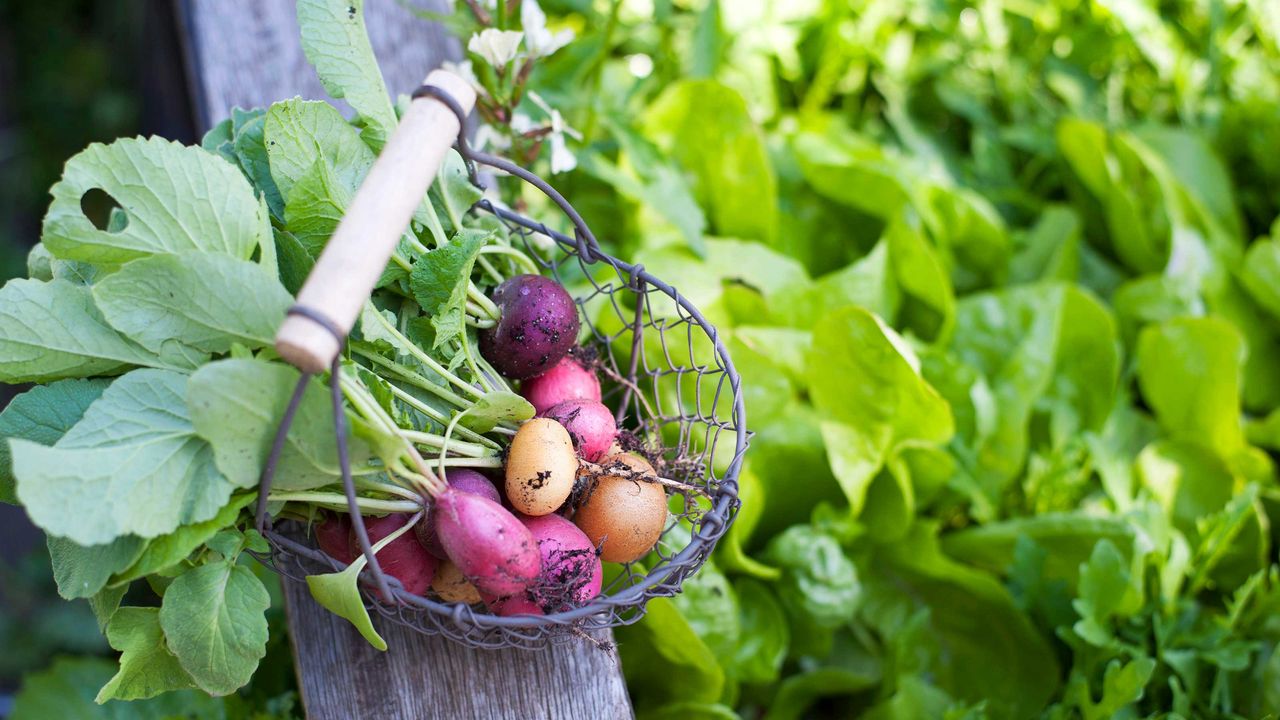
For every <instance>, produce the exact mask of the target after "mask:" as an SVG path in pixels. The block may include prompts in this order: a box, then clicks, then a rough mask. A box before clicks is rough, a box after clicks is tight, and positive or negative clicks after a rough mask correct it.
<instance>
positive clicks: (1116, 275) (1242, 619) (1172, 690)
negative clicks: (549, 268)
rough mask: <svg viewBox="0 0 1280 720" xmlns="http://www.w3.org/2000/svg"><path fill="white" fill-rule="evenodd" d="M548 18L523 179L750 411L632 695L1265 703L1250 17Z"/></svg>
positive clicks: (1249, 6)
mask: <svg viewBox="0 0 1280 720" xmlns="http://www.w3.org/2000/svg"><path fill="white" fill-rule="evenodd" d="M547 7H548V8H549V11H550V7H551V4H550V3H548V4H547ZM555 9H556V11H558V17H557V18H556V19H554V20H553V23H552V25H553V27H554V26H556V25H557V23H559V24H560V25H563V26H569V27H574V28H576V29H577V31H578V33H579V36H578V38H577V39H576V40H575V41H574V42H573V43H571V44H570V45H569V46H568V47H567V48H565V49H564V50H562V51H560V52H559V53H558V54H556V55H555V56H553V57H552V58H550V59H549V60H548V61H547V62H546V64H545V65H543V66H540V67H539V68H538V70H537V72H535V74H534V76H533V84H534V86H535V89H536V91H537V92H538V93H539V94H540V95H541V96H542V97H543V98H545V100H546V101H547V103H548V104H550V105H551V106H552V107H554V108H556V109H557V110H559V111H560V112H561V113H563V114H564V115H565V117H566V119H567V120H568V122H569V123H570V124H571V125H573V126H574V127H576V128H577V129H579V130H581V131H582V132H583V133H585V135H586V137H585V140H584V146H580V147H582V149H581V150H580V151H579V156H578V161H579V167H578V169H577V170H575V171H574V172H572V173H570V174H567V175H559V176H557V177H556V178H555V179H554V180H555V183H556V184H557V185H558V186H560V187H561V188H562V189H565V190H566V191H567V192H566V195H567V196H568V197H569V198H570V199H571V200H572V201H573V202H574V203H575V204H576V205H578V206H579V207H580V208H585V209H586V211H587V213H588V220H589V222H592V224H593V227H595V228H597V229H598V231H599V232H601V233H602V234H603V235H604V236H605V239H606V240H607V242H609V243H610V244H611V245H612V246H613V247H616V248H621V249H622V251H623V252H624V253H625V254H626V255H628V256H631V257H634V258H636V259H638V260H641V261H643V262H644V264H645V265H646V267H648V268H649V269H650V270H652V271H654V272H655V273H657V274H659V275H660V276H664V277H671V278H674V282H675V283H676V284H677V286H678V287H680V289H681V291H682V292H683V293H684V294H685V295H687V296H689V297H691V298H693V299H694V300H695V302H697V303H698V304H699V306H700V307H703V308H704V309H705V310H706V311H707V314H708V315H709V316H710V317H711V318H712V319H713V321H714V322H716V323H717V326H718V327H719V328H720V329H721V331H722V333H723V334H724V335H725V336H726V337H727V338H728V341H729V344H730V349H731V351H732V352H733V356H734V360H735V362H736V363H737V364H738V365H739V367H740V368H741V370H742V373H743V377H744V383H745V386H746V391H747V393H748V394H747V408H748V420H749V423H748V424H749V426H750V428H751V429H752V430H753V431H754V432H755V438H754V440H753V443H752V449H751V451H750V453H749V454H748V460H747V465H746V469H745V471H744V473H743V477H742V496H743V500H744V507H743V512H742V515H741V516H740V518H739V520H738V522H737V524H736V525H735V526H734V527H733V530H732V531H731V533H730V535H729V536H728V538H727V539H726V540H725V541H724V542H723V544H722V545H721V547H720V548H719V549H718V551H717V553H716V555H715V557H714V560H713V563H712V564H711V565H710V566H708V568H706V569H704V571H703V572H702V573H701V574H700V575H699V576H698V577H697V578H696V579H695V580H694V581H693V582H692V583H691V584H690V586H687V587H686V592H685V593H684V594H682V595H681V596H679V597H676V598H673V599H671V600H659V601H655V602H654V603H653V604H652V605H651V607H650V612H649V615H648V617H647V618H646V619H645V621H644V622H642V623H640V624H639V625H637V626H635V627H632V628H627V629H625V630H622V631H620V632H619V633H618V640H619V645H620V647H621V649H622V653H623V660H624V667H625V668H626V671H627V673H628V680H629V682H630V684H631V688H632V694H633V697H634V699H635V702H636V707H637V710H638V711H639V714H640V715H641V716H642V717H649V718H666V717H671V718H674V717H699V718H701V717H707V718H721V717H725V718H728V717H734V716H741V717H749V718H755V717H766V718H769V719H770V720H777V719H778V718H792V717H850V716H855V715H857V716H863V717H871V718H922V717H939V718H941V717H947V718H978V717H990V718H1026V717H1046V718H1069V717H1071V718H1074V717H1082V718H1109V717H1149V716H1150V717H1185V718H1192V717H1195V718H1208V717H1213V718H1218V717H1222V718H1226V717H1250V718H1255V717H1262V716H1264V715H1267V714H1269V713H1275V712H1277V710H1278V709H1280V708H1277V703H1280V655H1277V654H1275V652H1274V650H1275V647H1276V642H1277V640H1278V639H1280V634H1278V633H1280V625H1277V623H1276V620H1275V619H1274V618H1275V615H1276V610H1277V608H1278V607H1280V606H1278V603H1280V586H1278V584H1277V582H1278V581H1280V575H1278V574H1277V572H1278V570H1277V568H1276V565H1275V559H1276V553H1275V542H1274V540H1275V533H1274V532H1273V528H1272V522H1271V519H1272V518H1273V517H1275V513H1276V510H1277V506H1276V503H1277V499H1278V498H1280V495H1277V492H1276V471H1275V466H1274V461H1275V457H1276V456H1275V452H1276V451H1277V450H1278V449H1280V412H1277V407H1280V295H1277V292H1278V291H1277V288H1280V224H1275V225H1273V223H1275V222H1276V219H1277V213H1278V212H1280V192H1278V191H1277V190H1276V188H1277V187H1280V164H1278V163H1277V160H1276V158H1277V155H1276V153H1275V148H1276V147H1280V46H1278V43H1280V6H1278V5H1276V4H1275V3H1269V2H1265V1H1261V0H1259V1H1246V0H1222V1H1219V0H1206V1H1203V2H1159V3H1156V2H1149V1H1146V0H1092V1H1090V0H1059V1H1058V2H1052V3H1048V2H1046V3H1028V2H1020V1H1018V0H986V1H984V2H978V3H959V2H945V1H941V0H939V1H934V2H925V1H921V2H900V1H898V0H893V1H877V0H841V1H836V0H828V1H825V2H824V1H821V0H809V1H806V2H781V1H770V0H748V1H746V2H736V1H735V2H732V3H730V2H710V3H707V2H663V1H661V0H656V1H655V2H653V3H651V4H649V3H632V2H624V3H620V4H607V3H586V2H582V3H558V4H556V8H555ZM553 14H554V13H553ZM650 64H651V66H652V70H651V72H649V73H648V74H645V71H646V70H648V67H649V65H650ZM534 112H536V111H531V113H534Z"/></svg>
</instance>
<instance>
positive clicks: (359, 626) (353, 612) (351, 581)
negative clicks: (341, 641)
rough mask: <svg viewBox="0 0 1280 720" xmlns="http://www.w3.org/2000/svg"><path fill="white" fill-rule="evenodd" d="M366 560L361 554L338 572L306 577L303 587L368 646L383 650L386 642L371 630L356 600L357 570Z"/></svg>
mask: <svg viewBox="0 0 1280 720" xmlns="http://www.w3.org/2000/svg"><path fill="white" fill-rule="evenodd" d="M366 562H368V560H367V559H366V558H365V557H364V556H363V555H362V556H360V557H358V558H356V560H355V562H353V563H351V564H350V565H348V566H347V568H346V569H345V570H343V571H342V572H336V573H328V574H325V575H308V576H307V587H308V588H310V589H311V596H312V597H314V598H315V599H316V602H318V603H320V604H321V605H322V606H324V608H325V609H327V610H328V611H329V612H331V613H333V614H335V615H337V616H339V617H343V618H346V619H347V621H348V622H350V623H351V624H352V625H353V626H355V629H356V630H358V631H359V632H360V635H361V636H362V637H364V639H365V640H368V641H369V644H370V645H372V646H374V647H375V648H377V649H379V650H386V649H387V641H386V640H383V639H382V636H381V635H379V634H378V631H377V630H375V629H374V628H373V621H372V620H370V619H369V611H368V610H367V609H366V608H365V606H364V598H362V597H360V588H359V586H358V582H359V575H360V571H361V570H363V569H364V566H365V563H366Z"/></svg>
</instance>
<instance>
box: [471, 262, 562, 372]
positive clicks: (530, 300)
mask: <svg viewBox="0 0 1280 720" xmlns="http://www.w3.org/2000/svg"><path fill="white" fill-rule="evenodd" d="M493 301H494V303H496V304H497V305H498V307H499V308H500V309H501V311H502V317H501V319H499V320H498V324H497V325H496V326H494V327H492V328H488V329H486V330H484V331H483V332H481V333H480V354H481V355H483V356H484V359H485V360H488V361H489V364H490V365H493V367H494V369H496V370H497V371H498V372H500V373H502V374H503V375H505V376H506V377H509V378H512V379H515V380H523V379H525V378H530V377H533V376H534V375H539V374H541V373H544V372H546V371H548V370H550V369H551V368H552V367H554V366H555V365H556V363H558V362H560V359H561V358H563V357H564V356H565V354H566V353H568V352H569V349H570V348H572V347H573V345H574V343H575V342H576V341H577V339H578V328H579V326H580V325H579V320H578V306H577V305H576V304H574V302H573V298H572V297H569V293H568V292H566V291H565V289H564V288H563V287H561V286H560V283H557V282H556V281H555V280H552V279H551V278H545V277H542V276H541V275H516V276H514V277H512V278H509V279H508V280H507V281H506V282H504V283H502V284H501V285H499V286H498V287H497V289H495V290H494V291H493Z"/></svg>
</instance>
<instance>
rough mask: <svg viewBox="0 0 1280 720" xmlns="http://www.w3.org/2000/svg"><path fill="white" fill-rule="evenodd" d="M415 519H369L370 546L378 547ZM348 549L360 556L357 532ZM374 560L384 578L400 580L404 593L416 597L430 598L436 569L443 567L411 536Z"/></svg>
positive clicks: (366, 522) (404, 515) (405, 515)
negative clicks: (438, 566) (428, 596)
mask: <svg viewBox="0 0 1280 720" xmlns="http://www.w3.org/2000/svg"><path fill="white" fill-rule="evenodd" d="M411 518H412V516H411V515H410V514H409V513H393V514H391V515H387V516H385V517H365V518H364V527H365V530H366V531H367V532H368V533H369V544H370V545H374V544H376V543H377V542H378V541H379V540H381V539H383V538H385V537H386V536H388V535H390V534H391V533H393V532H395V531H396V530H399V529H400V528H402V527H404V524H405V523H407V522H409V520H410V519H411ZM348 547H350V548H351V553H352V557H356V556H358V555H359V554H360V543H359V540H357V539H356V536H355V530H354V528H353V529H352V532H351V541H350V544H349V546H348ZM374 557H376V558H378V565H379V566H380V567H381V568H382V572H383V573H384V574H386V575H390V576H391V577H394V578H396V579H397V580H399V581H400V584H401V585H404V589H405V590H407V591H409V592H411V593H413V594H414V595H424V594H426V592H427V588H429V587H431V581H432V579H433V578H434V577H435V574H436V566H437V565H439V563H440V561H439V560H438V559H436V556H434V555H432V554H431V553H429V552H427V549H426V548H424V547H422V544H421V543H419V542H418V541H417V540H415V539H414V538H413V536H411V535H409V534H408V533H405V534H404V535H401V536H400V537H398V538H396V539H395V540H392V541H391V544H390V545H387V546H386V547H384V548H382V549H381V550H379V551H378V552H377V553H376V554H375V555H374Z"/></svg>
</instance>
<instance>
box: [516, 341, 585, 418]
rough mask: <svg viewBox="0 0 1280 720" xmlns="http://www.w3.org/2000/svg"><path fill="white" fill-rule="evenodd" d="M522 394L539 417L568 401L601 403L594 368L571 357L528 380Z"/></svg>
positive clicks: (521, 389)
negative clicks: (539, 414)
mask: <svg viewBox="0 0 1280 720" xmlns="http://www.w3.org/2000/svg"><path fill="white" fill-rule="evenodd" d="M520 394H521V395H523V396H524V399H525V400H528V401H529V403H530V404H532V405H533V409H534V410H535V411H537V412H538V413H545V412H546V411H547V410H550V409H551V408H552V407H553V406H555V405H558V404H560V403H562V402H565V401H566V400H594V401H596V402H600V379H599V378H597V377H596V373H595V371H594V370H592V369H591V368H589V367H587V366H586V365H585V364H583V363H582V361H581V360H579V359H578V358H576V357H574V356H573V355H572V354H570V355H567V356H565V358H564V359H563V360H561V361H560V362H559V363H557V364H556V366H555V367H553V368H551V369H550V370H548V371H546V372H544V373H542V374H541V375H538V376H536V377H531V378H529V379H528V380H525V381H524V382H523V383H521V385H520Z"/></svg>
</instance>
